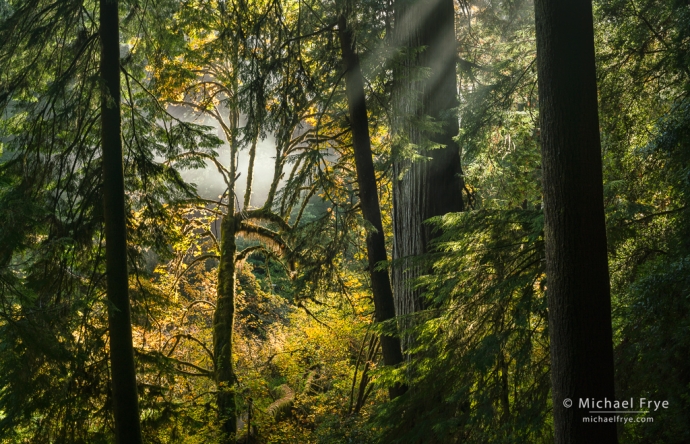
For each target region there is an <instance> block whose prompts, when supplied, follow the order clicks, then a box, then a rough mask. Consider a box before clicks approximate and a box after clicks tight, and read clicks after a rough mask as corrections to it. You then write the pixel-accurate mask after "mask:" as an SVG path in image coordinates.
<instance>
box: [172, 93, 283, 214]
mask: <svg viewBox="0 0 690 444" xmlns="http://www.w3.org/2000/svg"><path fill="white" fill-rule="evenodd" d="M168 112H169V113H170V114H171V115H172V116H174V117H175V118H178V119H180V120H183V121H185V122H190V123H195V124H198V125H205V126H209V127H212V128H213V130H212V132H213V134H214V135H216V136H217V137H218V138H220V139H221V140H222V141H223V145H221V146H220V147H219V148H218V149H217V153H218V161H219V162H220V163H221V164H223V166H225V168H229V166H230V146H229V145H228V142H227V140H226V139H225V135H224V134H223V130H222V128H221V127H220V124H219V123H218V122H217V121H216V120H215V119H213V118H212V117H209V116H204V115H200V114H199V113H196V112H193V111H191V110H190V109H189V108H186V107H181V106H169V107H168ZM245 124H246V119H245V118H244V116H242V117H241V118H240V128H241V127H242V126H244V125H245ZM249 148H250V146H249V144H247V146H244V147H243V148H242V149H241V150H240V154H239V162H238V164H237V172H238V173H239V174H240V176H239V177H238V179H237V183H236V185H235V194H236V197H237V199H238V201H240V202H241V201H242V199H243V197H244V192H245V190H246V188H247V168H248V167H249ZM274 162H275V138H273V136H272V135H270V134H269V135H268V136H267V137H266V138H265V139H261V140H259V141H258V142H257V144H256V159H255V161H254V178H253V180H252V197H251V202H250V205H251V206H252V207H260V206H262V205H263V203H264V200H265V199H266V195H267V194H268V190H269V188H270V187H271V181H272V180H273V171H274V167H275V165H274ZM180 174H181V176H182V178H183V179H184V180H185V181H186V182H189V183H193V184H195V185H196V187H197V192H198V193H199V196H201V197H203V198H204V199H213V200H217V199H218V198H219V197H220V196H221V195H222V194H223V192H224V191H225V187H226V185H225V183H224V182H223V177H222V175H221V174H220V172H218V169H217V168H216V166H215V165H214V164H213V162H211V161H210V160H206V168H200V169H182V170H181V171H180Z"/></svg>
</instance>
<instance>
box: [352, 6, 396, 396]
mask: <svg viewBox="0 0 690 444" xmlns="http://www.w3.org/2000/svg"><path fill="white" fill-rule="evenodd" d="M338 35H339V37H340V47H341V50H342V55H343V68H344V69H345V93H346V95H347V105H348V109H349V113H350V127H351V128H352V144H353V149H354V155H355V169H356V170H357V184H358V185H359V200H360V205H361V207H362V215H363V216H364V220H366V221H367V222H369V223H370V224H371V225H372V226H373V228H374V231H371V230H367V239H366V243H367V257H368V260H369V274H370V276H371V289H372V293H373V295H374V311H375V321H376V322H384V321H387V320H389V319H394V318H395V302H394V301H393V291H392V289H391V283H390V278H389V277H388V271H386V270H377V269H376V265H377V264H379V263H380V262H383V261H387V260H388V256H387V254H386V243H385V238H384V232H383V224H382V222H381V208H380V205H379V196H378V188H377V185H376V174H375V170H374V162H373V159H372V152H371V141H370V138H369V118H368V116H367V107H366V101H365V94H364V79H363V77H362V70H361V67H360V65H359V57H358V55H357V52H356V50H355V45H354V43H355V41H354V36H353V34H352V31H351V30H350V29H349V28H348V26H347V20H346V17H345V15H340V17H339V19H338ZM381 350H382V352H383V362H384V364H385V365H392V366H395V365H398V364H400V363H402V362H403V356H402V349H401V348H400V338H399V336H398V335H397V334H382V335H381ZM405 390H406V387H405V386H403V385H397V386H395V387H391V388H389V395H390V397H391V399H393V398H396V397H398V396H400V395H401V394H403V393H404V392H405Z"/></svg>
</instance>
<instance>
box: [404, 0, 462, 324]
mask: <svg viewBox="0 0 690 444" xmlns="http://www.w3.org/2000/svg"><path fill="white" fill-rule="evenodd" d="M394 8H395V13H394V18H395V32H394V38H393V42H394V45H396V47H398V48H400V49H402V51H401V52H402V53H403V57H402V60H401V61H400V62H399V63H396V69H395V74H394V75H395V79H394V81H395V83H396V86H395V97H394V106H393V112H394V113H395V115H394V121H393V131H394V135H395V137H396V139H397V141H398V142H397V144H398V150H399V152H398V153H397V157H396V160H395V162H394V165H393V173H394V181H393V229H394V245H393V259H394V260H395V259H398V260H401V259H402V261H399V262H398V263H399V265H398V266H396V267H394V268H393V287H394V294H395V298H396V310H397V313H398V314H399V315H408V314H411V313H414V312H416V311H418V310H420V309H422V308H423V304H422V301H421V300H420V299H419V291H414V290H413V289H412V288H411V287H410V279H414V278H416V277H418V276H419V275H420V274H421V273H422V272H423V270H422V269H420V267H419V266H417V265H415V264H414V263H413V262H411V261H408V260H407V259H410V258H413V257H415V256H418V255H421V254H424V253H426V252H428V250H429V244H430V241H431V240H432V237H433V233H432V232H431V229H430V228H429V227H428V226H425V225H424V224H423V222H424V221H425V220H427V219H429V218H430V217H434V216H440V215H443V214H446V213H449V212H457V211H462V210H463V200H462V191H463V188H464V182H463V178H462V167H461V164H460V147H459V146H458V144H457V143H456V142H455V141H454V140H453V137H455V136H457V135H458V119H457V116H456V115H455V113H454V108H456V107H457V106H458V101H457V78H456V66H455V65H456V61H457V55H456V43H455V41H456V40H455V11H454V3H453V0H397V1H396V2H395V4H394ZM406 147H407V148H413V147H416V148H415V150H416V151H417V153H416V154H419V155H421V156H422V157H424V158H425V159H417V160H415V159H413V158H412V157H413V156H412V155H411V153H410V152H409V151H411V150H410V149H406ZM400 151H402V152H400ZM401 262H402V263H401Z"/></svg>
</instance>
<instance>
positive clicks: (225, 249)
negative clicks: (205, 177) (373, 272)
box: [213, 53, 240, 443]
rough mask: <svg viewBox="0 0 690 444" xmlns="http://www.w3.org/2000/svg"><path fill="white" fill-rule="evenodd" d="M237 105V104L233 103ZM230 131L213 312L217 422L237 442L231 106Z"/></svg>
mask: <svg viewBox="0 0 690 444" xmlns="http://www.w3.org/2000/svg"><path fill="white" fill-rule="evenodd" d="M233 66H237V53H235V54H234V58H233ZM232 88H233V93H234V97H237V90H238V84H237V79H236V78H234V79H233V84H232ZM233 106H235V105H233ZM229 120H230V125H229V131H228V132H227V133H226V137H227V139H228V143H229V144H230V169H229V173H230V187H229V189H228V208H227V214H226V215H225V217H223V220H222V221H221V224H220V264H219V266H218V287H217V300H216V309H215V312H214V313H213V356H214V358H215V360H216V362H215V378H216V386H217V387H216V389H217V391H218V394H217V395H216V403H217V407H218V422H219V425H220V428H221V432H222V433H223V441H222V442H223V443H234V442H236V434H237V403H236V400H235V397H236V396H235V384H236V383H237V378H236V376H235V370H234V368H233V362H232V361H233V357H232V345H233V329H234V325H235V291H236V285H237V283H236V280H237V275H236V271H237V270H236V267H235V260H236V258H237V243H236V238H235V237H236V235H237V228H238V224H237V222H238V221H237V218H236V215H235V181H236V179H237V177H236V175H237V163H236V159H237V151H238V149H239V148H238V144H237V128H238V125H239V120H240V116H239V111H238V110H237V109H236V108H232V109H231V110H230V116H229Z"/></svg>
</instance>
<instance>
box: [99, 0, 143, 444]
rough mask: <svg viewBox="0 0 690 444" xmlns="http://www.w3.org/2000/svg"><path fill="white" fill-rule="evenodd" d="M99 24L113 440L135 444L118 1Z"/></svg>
mask: <svg viewBox="0 0 690 444" xmlns="http://www.w3.org/2000/svg"><path fill="white" fill-rule="evenodd" d="M100 27H101V28H100V36H101V64H100V76H101V81H102V83H101V143H102V148H103V208H104V214H105V267H106V286H107V294H108V327H109V331H110V371H111V377H112V395H113V413H114V416H115V439H116V442H117V443H118V444H137V443H141V442H142V440H141V426H140V424H139V406H138V399H137V380H136V373H135V368H134V348H133V345H132V324H131V321H130V308H129V277H128V274H127V233H126V224H125V184H124V171H123V163H122V138H121V117H120V32H119V20H118V2H117V0H101V2H100Z"/></svg>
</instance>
